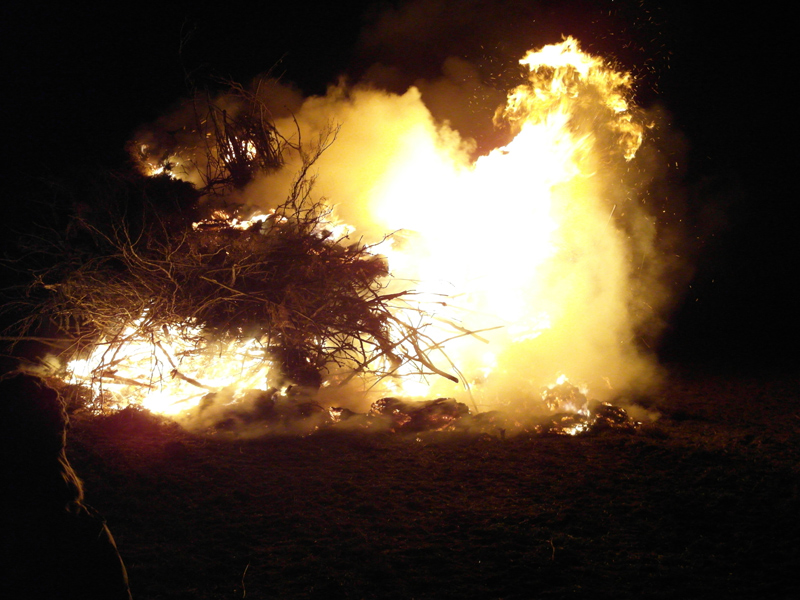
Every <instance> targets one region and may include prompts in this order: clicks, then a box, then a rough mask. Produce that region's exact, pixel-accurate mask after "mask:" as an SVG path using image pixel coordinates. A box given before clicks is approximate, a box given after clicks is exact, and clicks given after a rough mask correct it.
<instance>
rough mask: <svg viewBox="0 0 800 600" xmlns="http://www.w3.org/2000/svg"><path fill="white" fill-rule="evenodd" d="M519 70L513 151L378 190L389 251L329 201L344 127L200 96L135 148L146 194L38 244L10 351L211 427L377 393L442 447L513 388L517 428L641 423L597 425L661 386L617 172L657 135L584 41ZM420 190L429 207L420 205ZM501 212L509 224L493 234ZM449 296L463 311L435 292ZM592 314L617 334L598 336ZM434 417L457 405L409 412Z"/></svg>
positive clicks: (98, 402) (108, 394)
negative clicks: (184, 114)
mask: <svg viewBox="0 0 800 600" xmlns="http://www.w3.org/2000/svg"><path fill="white" fill-rule="evenodd" d="M520 63H521V65H523V67H524V68H526V69H527V70H528V71H529V76H528V77H527V81H526V82H525V83H524V84H521V85H520V86H519V87H517V88H516V89H514V90H512V91H511V92H510V94H509V96H508V103H507V105H506V106H505V107H504V108H503V109H501V110H499V111H498V113H497V120H498V123H502V126H503V127H505V128H506V129H507V130H508V131H509V133H510V134H512V135H513V139H512V140H511V142H510V143H509V144H508V145H507V146H505V147H503V148H499V149H496V150H494V151H492V152H491V153H489V154H488V155H486V156H481V157H480V158H478V159H477V161H474V162H472V163H467V162H464V163H463V164H462V163H459V162H458V161H462V160H463V156H462V155H460V154H458V152H457V151H456V150H455V149H454V148H445V147H444V146H442V144H444V142H443V141H442V140H444V139H446V138H447V136H445V135H444V134H443V133H442V131H437V132H436V133H435V136H434V137H435V142H434V143H432V145H431V146H430V147H429V146H426V144H427V143H428V142H424V143H422V144H421V145H419V146H418V154H417V155H415V156H413V157H412V158H411V159H410V160H408V161H407V163H404V162H403V161H402V160H400V158H398V159H397V161H396V164H393V165H392V168H391V169H389V170H388V171H387V173H386V174H385V175H383V176H381V177H380V178H379V179H378V180H376V182H375V183H374V185H373V186H372V190H376V191H375V194H376V197H375V199H373V200H371V205H370V206H371V209H372V210H374V212H375V214H376V215H383V221H381V219H378V218H377V217H376V219H375V220H376V221H381V222H382V223H383V224H384V226H385V229H384V231H383V232H382V233H380V234H378V235H377V236H376V235H374V233H375V232H374V231H373V232H363V233H362V232H360V231H356V230H355V228H354V227H352V226H349V225H348V224H347V223H346V222H344V221H343V220H342V219H341V217H340V214H339V211H338V208H337V207H338V206H340V205H342V206H345V207H346V204H347V198H342V199H336V202H338V203H340V204H339V205H334V204H332V203H330V202H328V200H327V199H326V198H325V197H323V196H321V195H320V194H318V193H317V192H316V185H317V182H318V176H320V177H323V178H324V174H325V171H324V166H325V164H326V163H325V160H326V156H327V153H329V152H335V148H336V141H337V137H338V136H339V134H340V132H342V135H343V136H344V135H346V131H347V129H346V127H347V123H344V124H331V121H329V120H327V121H323V124H322V125H319V123H315V124H314V126H310V125H309V124H308V123H307V121H308V119H307V118H306V117H304V116H303V114H299V115H290V116H289V117H286V116H282V117H275V116H274V115H273V113H272V111H271V108H270V106H269V105H268V103H267V102H265V101H264V99H263V96H262V94H261V93H260V90H259V87H258V85H256V86H255V87H254V88H253V89H246V88H245V87H243V86H241V85H238V84H229V89H228V90H227V92H226V93H225V94H222V95H219V96H215V97H212V96H211V95H206V96H197V97H196V98H195V99H194V100H193V101H192V103H191V107H192V110H191V113H190V114H191V118H190V119H189V120H188V121H186V122H184V123H183V125H182V126H181V127H179V128H177V129H175V130H172V131H168V132H167V131H161V132H160V133H159V134H156V133H153V132H148V133H146V134H142V135H140V136H139V137H137V139H136V140H134V141H132V142H131V144H130V150H131V154H132V156H133V158H134V162H135V163H136V165H137V167H138V170H139V173H138V174H126V175H115V176H111V177H109V178H108V183H107V185H106V187H105V188H104V189H102V190H101V191H100V192H99V193H97V194H96V195H95V197H92V198H89V199H88V200H87V202H83V203H81V204H78V205H76V206H75V210H74V211H73V212H72V214H71V215H70V216H69V218H68V219H67V221H66V223H61V224H59V225H57V226H55V227H54V228H52V229H50V230H48V231H45V232H43V233H42V234H41V235H38V236H36V237H34V238H29V239H28V240H27V244H28V245H27V248H26V254H25V258H24V259H23V260H20V261H18V262H17V263H15V264H14V263H12V264H11V266H15V267H17V268H19V269H20V270H22V271H23V272H26V273H29V274H30V275H31V276H30V277H28V278H27V280H25V281H24V282H23V283H22V284H21V285H19V286H17V287H15V288H11V289H7V290H6V292H7V296H8V297H9V298H10V299H11V301H10V302H8V303H7V304H6V307H5V309H6V311H8V312H10V313H12V314H14V315H16V316H18V317H19V318H18V320H17V321H16V323H15V324H14V325H13V326H12V328H11V329H10V330H9V331H8V332H7V336H6V337H7V338H8V339H10V340H11V341H14V342H15V341H21V340H26V339H34V338H36V339H40V340H48V341H50V342H52V343H53V345H54V347H57V348H58V352H57V353H56V354H57V356H56V357H55V358H54V359H51V360H49V362H48V361H45V362H47V363H48V364H49V365H50V367H51V368H50V371H49V372H47V373H46V374H47V375H48V376H51V377H53V378H55V379H57V380H59V381H61V382H66V383H68V384H70V385H79V386H83V387H84V388H88V389H89V390H90V397H91V401H90V404H91V407H92V409H93V410H96V411H101V412H102V411H108V410H119V409H122V408H125V407H126V406H129V405H135V406H143V407H146V408H148V409H150V410H154V411H156V412H161V413H168V414H179V413H184V414H185V413H186V412H187V411H191V410H194V411H195V413H198V412H199V413H202V412H204V411H206V413H207V412H208V406H209V403H210V402H212V401H213V402H218V403H223V404H224V405H226V406H229V405H233V404H236V403H237V402H239V403H241V402H243V401H244V399H245V398H246V397H253V393H256V395H257V396H258V397H260V398H262V399H263V398H266V399H267V400H266V404H264V401H262V402H261V406H262V408H264V406H272V407H273V409H274V407H275V406H276V402H278V403H279V401H282V399H287V398H288V399H289V400H290V401H292V402H294V403H305V402H312V403H323V402H322V400H320V398H321V397H323V396H324V395H325V394H326V393H327V394H329V396H331V397H335V396H336V393H331V392H330V390H331V389H335V388H341V389H343V390H347V393H349V392H350V391H351V390H352V383H353V381H355V380H358V381H360V382H361V384H360V388H359V389H360V390H361V392H362V393H364V394H366V395H365V398H368V399H369V401H368V402H367V403H366V406H370V405H371V406H372V409H371V410H370V411H369V414H370V415H372V416H375V415H392V416H391V418H392V419H394V422H395V425H394V427H395V428H402V426H403V424H404V423H414V425H413V426H411V428H412V429H419V428H422V427H423V426H422V425H419V421H420V418H421V417H420V415H430V418H427V421H429V422H430V423H431V424H432V425H431V427H432V428H438V427H439V424H442V423H444V424H445V425H446V426H448V427H449V426H450V425H452V424H453V423H455V422H456V421H458V420H460V419H461V417H463V416H464V415H467V414H469V413H470V412H471V409H468V408H466V407H467V403H469V404H471V407H472V409H475V410H474V412H476V413H479V412H482V411H484V410H486V409H492V408H498V406H502V405H503V401H499V403H498V400H497V398H498V397H500V396H501V395H503V394H508V392H509V390H510V389H511V385H510V382H511V381H512V379H509V377H510V376H513V386H514V389H522V390H523V391H522V392H521V393H519V396H520V398H519V402H517V404H516V405H515V408H516V409H517V410H518V411H519V410H521V409H524V410H529V411H530V412H533V413H537V412H538V413H540V414H549V415H553V414H560V413H563V412H566V413H569V414H571V415H573V417H570V418H568V419H566V420H563V419H562V420H563V422H564V423H565V425H564V426H563V427H562V429H564V430H565V431H567V430H568V431H573V430H574V431H576V432H578V431H582V430H584V429H586V427H588V425H586V424H587V422H589V421H587V419H589V420H592V419H594V420H596V419H597V415H604V417H603V419H604V422H607V423H619V424H624V422H625V418H623V416H622V415H620V414H616V413H614V411H611V410H608V409H598V408H597V406H608V405H607V404H602V405H595V409H593V410H590V409H589V406H590V405H591V403H590V400H589V397H588V396H587V395H586V394H587V393H588V384H591V385H592V386H594V389H593V390H592V392H593V393H595V394H597V393H598V392H597V383H598V382H605V386H604V390H605V391H604V392H603V393H601V394H600V395H601V396H603V395H604V396H605V397H608V396H609V395H610V392H609V390H611V391H612V392H611V393H616V392H613V390H617V389H622V390H624V389H625V388H626V387H635V386H636V385H637V384H639V383H640V382H641V381H642V380H646V379H648V378H649V377H650V374H651V371H652V364H651V362H650V360H649V358H648V357H647V356H646V354H645V353H642V352H641V350H640V348H639V347H638V346H637V345H636V343H635V341H631V340H635V339H636V337H637V326H638V325H640V324H643V323H646V322H647V321H648V319H649V317H650V316H652V311H653V310H655V309H653V308H652V306H651V303H654V299H653V298H652V297H650V296H649V295H648V293H649V292H648V290H649V289H650V287H652V286H650V287H649V286H648V284H651V283H653V281H655V279H656V277H657V275H658V272H657V269H654V268H653V267H650V269H651V270H647V269H645V268H644V265H645V256H646V255H648V253H651V252H652V247H651V244H652V240H651V238H652V231H651V229H649V228H648V227H643V226H642V224H641V223H640V222H639V221H637V219H638V216H639V214H640V209H639V208H638V207H637V206H636V204H635V203H633V202H630V201H628V200H626V201H628V204H627V205H625V206H621V207H620V208H619V209H618V204H619V203H620V202H623V200H625V199H624V198H623V197H622V196H623V195H624V194H622V193H620V192H619V191H618V190H619V188H620V186H623V187H624V186H627V187H628V188H630V189H628V190H627V191H625V192H624V193H625V194H627V195H629V196H631V195H632V194H633V193H634V191H635V190H634V186H633V184H630V182H625V181H624V177H623V176H622V175H620V176H619V177H617V173H618V172H619V173H623V174H624V173H628V172H630V169H628V167H627V166H625V165H627V164H628V163H629V162H630V161H632V160H633V159H634V157H635V155H636V153H637V150H638V149H639V147H640V145H641V143H642V140H643V135H644V127H643V125H642V123H641V122H640V119H638V116H637V113H636V110H635V109H634V108H633V107H632V105H631V104H630V102H629V95H630V89H631V84H632V80H631V78H630V76H629V75H628V74H626V73H620V72H617V71H616V70H614V69H612V68H611V67H610V66H608V65H607V64H606V63H605V62H604V61H602V60H601V59H599V58H596V57H592V56H589V55H587V54H584V53H582V52H580V50H579V48H578V44H577V42H576V41H575V40H574V39H572V38H567V39H566V40H564V42H563V43H561V44H557V45H552V46H546V47H544V48H542V49H541V50H539V51H531V52H530V53H528V54H527V55H526V56H525V57H524V58H523V59H522V60H521V61H520ZM359 94H362V95H363V94H365V92H363V91H361V92H357V93H355V92H354V94H353V97H352V98H350V99H344V100H341V99H340V101H342V102H352V103H357V102H360V101H361V100H360V98H361V96H359ZM317 121H319V119H317ZM287 123H288V124H289V125H290V126H287ZM292 128H293V131H292ZM450 137H453V135H450ZM309 139H310V140H311V142H308V141H307V140H309ZM459 144H460V142H456V143H455V147H456V148H458V147H460V146H459ZM398 146H402V144H398ZM462 146H463V144H462ZM431 153H432V154H431ZM462 154H463V153H462ZM403 160H405V159H403ZM407 165H411V166H412V167H413V168H415V169H417V170H418V171H417V172H412V173H410V174H409V173H407V172H406V171H405V170H404V169H407V168H409V167H408V166H407ZM357 167H358V165H354V166H353V168H357ZM289 168H293V169H294V170H295V173H294V176H293V177H292V180H291V183H290V185H288V188H287V190H286V195H285V197H284V199H283V201H282V202H280V203H278V204H277V205H274V206H272V207H267V206H264V204H263V203H261V204H259V203H258V202H256V203H255V204H254V203H252V202H249V201H250V200H252V194H253V192H252V190H253V189H257V187H254V185H253V184H254V183H259V184H260V185H262V186H263V185H265V184H264V182H269V181H270V177H272V176H275V175H276V174H279V173H283V172H285V171H286V170H287V169H289ZM409 175H411V176H409ZM417 175H418V176H419V177H417ZM418 178H423V179H424V178H429V181H432V182H433V183H431V184H430V186H429V187H430V194H433V196H428V195H421V196H420V195H419V194H415V192H416V188H415V189H411V190H406V189H405V188H404V187H403V186H404V185H406V184H407V183H408V182H409V181H416V180H417V179H418ZM623 184H624V185H623ZM443 185H448V186H450V187H449V190H448V191H443V190H442V186H443ZM626 189H627V188H626ZM440 192H441V193H440ZM436 194H439V195H440V197H436ZM487 194H493V195H497V196H498V203H499V206H498V210H497V211H496V213H493V214H491V215H490V214H487V213H485V212H484V213H482V214H483V216H485V218H483V219H477V218H476V213H475V212H473V210H472V208H473V207H477V206H479V205H483V204H485V202H486V195H487ZM452 197H457V198H458V200H459V202H460V203H462V204H463V206H462V207H456V208H460V210H457V211H456V210H451V206H450V204H448V202H451V200H450V198H452ZM437 202H439V203H440V204H437ZM401 207H405V209H406V210H405V212H401V211H400V208H401ZM345 212H346V210H345ZM398 215H399V216H398ZM402 219H407V223H408V224H407V225H406V224H403V222H402ZM647 222H648V223H649V221H647ZM490 236H499V237H495V238H492V237H490ZM481 238H486V240H487V241H486V242H485V243H482V244H481V243H476V240H479V239H481ZM637 259H641V260H640V262H639V267H638V272H634V269H633V268H632V267H631V264H633V262H634V260H637ZM606 272H607V273H606ZM607 274H608V275H607ZM445 280H446V281H447V282H448V288H447V289H448V291H443V290H442V289H441V288H437V287H436V284H435V283H434V282H437V281H439V282H441V281H445ZM632 290H634V291H633V292H632ZM637 294H638V295H637ZM648 308H649V311H648V310H647V309H648ZM587 313H591V314H593V316H594V317H595V318H596V319H598V320H605V322H604V323H603V324H602V326H601V325H598V324H597V323H595V324H589V325H587V324H585V323H584V321H585V320H586V317H585V315H586V314H587ZM20 315H21V316H20ZM636 315H638V316H636ZM487 345H488V349H487ZM576 356H579V357H580V358H577V359H576ZM586 356H589V358H586ZM559 361H563V364H558V363H559ZM527 371H530V373H527ZM567 371H570V372H571V373H575V374H576V375H577V378H578V380H579V383H577V384H572V383H565V382H567V381H568V380H567V378H566V376H565V373H566V372H567ZM40 372H42V371H41V368H40ZM509 374H511V375H509ZM587 382H588V383H587ZM348 386H350V387H348ZM448 386H449V387H448ZM442 391H444V394H442ZM368 392H372V393H373V395H374V394H378V396H382V398H380V399H379V400H378V402H375V400H374V398H371V397H370V396H369V395H368ZM340 396H341V395H340ZM395 396H396V397H397V398H401V399H394V397H395ZM426 397H427V398H432V397H433V398H436V397H438V398H440V400H433V401H430V400H429V403H430V402H433V404H428V405H426V406H427V407H426V408H421V407H416V408H414V407H409V406H408V405H407V404H406V403H405V402H406V399H417V400H419V399H422V398H426ZM476 398H477V400H476ZM446 399H449V400H447V401H445V400H446ZM604 399H605V398H603V397H601V398H600V400H604ZM328 404H331V406H334V405H333V404H332V403H331V402H329V403H328ZM318 405H319V404H318ZM363 406H365V405H364V403H363V402H362V407H363ZM240 408H241V407H240ZM240 408H237V409H236V410H235V411H234V412H237V411H238V413H237V414H241V409H240ZM273 409H270V410H272V412H270V410H266V409H265V410H266V412H265V413H264V414H265V415H266V414H269V415H272V416H273V417H274V415H275V414H277V413H275V411H274V410H273ZM336 410H337V411H339V412H338V413H336V414H338V415H341V414H342V413H341V410H342V409H341V407H337V408H336ZM278 412H279V413H280V412H281V411H278ZM284 412H285V411H284ZM295 412H296V411H295ZM306 412H307V411H306ZM312 412H313V411H312ZM364 412H365V413H366V411H364ZM282 414H283V413H282ZM298 414H303V415H305V413H304V412H303V411H302V410H301V411H299V413H298ZM326 414H329V415H333V414H334V413H326ZM575 415H577V416H575ZM270 418H272V417H270ZM328 418H329V420H331V421H338V420H340V419H338V418H333V417H331V416H329V417H328ZM423 420H425V419H423ZM591 422H594V421H591ZM443 426H444V425H443ZM536 427H539V429H541V427H542V426H541V425H537V426H536ZM498 428H500V427H499V426H498ZM534 428H535V427H534ZM500 429H504V428H500Z"/></svg>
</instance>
